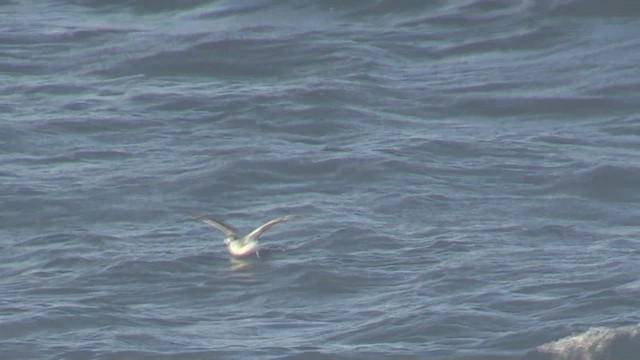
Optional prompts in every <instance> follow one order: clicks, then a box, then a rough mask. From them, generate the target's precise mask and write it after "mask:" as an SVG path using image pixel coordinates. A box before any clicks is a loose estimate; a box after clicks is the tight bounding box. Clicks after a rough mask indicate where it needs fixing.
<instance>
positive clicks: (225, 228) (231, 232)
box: [190, 214, 238, 238]
mask: <svg viewBox="0 0 640 360" xmlns="http://www.w3.org/2000/svg"><path fill="white" fill-rule="evenodd" d="M190 215H191V217H192V218H194V219H197V220H200V221H202V222H204V223H205V224H209V225H211V226H213V227H215V228H216V229H218V230H220V231H222V232H223V233H224V236H226V237H235V238H237V237H238V229H236V228H235V227H233V226H231V225H229V224H226V223H224V222H222V221H219V220H213V219H209V218H208V217H206V216H204V215H201V214H190Z"/></svg>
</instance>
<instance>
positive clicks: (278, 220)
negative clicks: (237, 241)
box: [242, 215, 295, 242]
mask: <svg viewBox="0 0 640 360" xmlns="http://www.w3.org/2000/svg"><path fill="white" fill-rule="evenodd" d="M294 217H295V216H294V215H287V216H283V217H279V218H275V219H273V220H270V221H269V222H267V223H266V224H264V225H260V226H258V227H257V228H256V229H255V230H253V231H252V232H250V233H248V234H247V235H245V236H244V238H242V240H243V241H244V242H247V241H251V240H255V239H257V238H258V236H260V234H262V233H263V232H265V231H267V229H269V228H270V227H272V226H273V225H275V224H278V223H281V222H283V221H287V220H291V219H293V218H294Z"/></svg>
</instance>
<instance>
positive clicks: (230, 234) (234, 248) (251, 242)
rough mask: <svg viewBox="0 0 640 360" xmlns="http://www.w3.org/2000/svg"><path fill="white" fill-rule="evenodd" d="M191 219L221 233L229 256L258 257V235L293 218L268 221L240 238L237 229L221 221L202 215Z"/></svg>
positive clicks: (285, 217) (286, 217)
mask: <svg viewBox="0 0 640 360" xmlns="http://www.w3.org/2000/svg"><path fill="white" fill-rule="evenodd" d="M192 217H193V218H195V219H198V220H200V221H202V222H204V223H205V224H209V225H211V226H213V227H215V228H216V229H218V230H220V231H222V232H223V233H224V236H225V239H224V243H225V245H227V250H229V254H231V255H232V256H235V257H246V256H250V255H253V254H255V255H256V256H257V257H260V250H261V244H260V243H259V242H258V237H259V236H260V234H262V233H263V232H265V231H266V230H267V229H269V228H270V227H272V226H273V225H275V224H278V223H281V222H283V221H287V220H290V219H292V218H293V216H291V215H288V216H283V217H279V218H276V219H273V220H270V221H268V222H267V223H265V224H263V225H260V226H258V227H257V228H256V229H255V230H253V231H251V232H250V233H248V234H247V235H244V236H240V235H239V231H238V229H236V228H235V227H233V226H231V225H229V224H225V223H224V222H222V221H218V220H213V219H210V218H207V217H205V216H202V215H192Z"/></svg>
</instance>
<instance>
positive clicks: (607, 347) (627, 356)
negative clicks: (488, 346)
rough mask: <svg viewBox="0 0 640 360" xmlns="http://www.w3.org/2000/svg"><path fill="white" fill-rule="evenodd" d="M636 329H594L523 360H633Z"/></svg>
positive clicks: (638, 349)
mask: <svg viewBox="0 0 640 360" xmlns="http://www.w3.org/2000/svg"><path fill="white" fill-rule="evenodd" d="M638 354H640V325H636V326H626V327H619V328H607V327H596V328H591V329H589V330H588V331H586V332H583V333H580V334H576V335H571V336H568V337H565V338H563V339H560V340H557V341H553V342H550V343H546V344H543V345H540V346H539V347H538V348H536V349H535V350H534V351H532V352H530V353H529V354H527V356H526V357H525V360H637V359H638Z"/></svg>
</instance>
